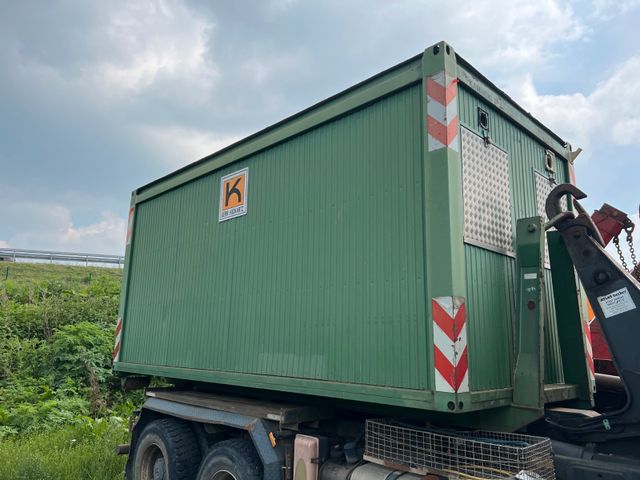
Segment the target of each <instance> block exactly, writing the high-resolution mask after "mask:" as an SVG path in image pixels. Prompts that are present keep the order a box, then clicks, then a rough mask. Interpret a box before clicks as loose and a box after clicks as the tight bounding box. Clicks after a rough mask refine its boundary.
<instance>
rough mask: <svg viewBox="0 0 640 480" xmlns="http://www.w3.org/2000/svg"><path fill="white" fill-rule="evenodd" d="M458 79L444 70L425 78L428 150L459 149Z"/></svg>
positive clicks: (457, 150)
mask: <svg viewBox="0 0 640 480" xmlns="http://www.w3.org/2000/svg"><path fill="white" fill-rule="evenodd" d="M457 96H458V79H457V78H455V77H454V76H452V75H449V74H448V73H446V72H445V71H444V70H443V71H441V72H439V73H436V74H435V75H433V76H431V77H428V78H427V140H428V141H427V143H428V148H429V151H430V152H432V151H434V150H439V149H441V148H445V147H449V148H451V149H452V150H455V151H456V152H459V151H460V146H459V145H460V141H459V138H458V124H459V119H458V99H457Z"/></svg>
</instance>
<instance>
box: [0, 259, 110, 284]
mask: <svg viewBox="0 0 640 480" xmlns="http://www.w3.org/2000/svg"><path fill="white" fill-rule="evenodd" d="M121 275H122V270H121V269H119V268H104V267H82V266H76V265H55V264H47V263H21V262H0V282H2V281H4V280H13V281H17V282H20V283H22V284H24V285H33V284H36V283H39V282H48V281H58V282H64V283H75V282H82V283H87V282H89V281H91V280H92V279H93V278H96V277H107V278H112V279H120V276H121Z"/></svg>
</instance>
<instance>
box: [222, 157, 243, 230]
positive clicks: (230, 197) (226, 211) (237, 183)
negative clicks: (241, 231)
mask: <svg viewBox="0 0 640 480" xmlns="http://www.w3.org/2000/svg"><path fill="white" fill-rule="evenodd" d="M248 186H249V169H248V168H243V169H242V170H238V171H237V172H233V173H230V174H229V175H225V176H224V177H222V178H221V179H220V213H219V215H218V221H219V222H224V221H225V220H231V219H232V218H236V217H240V216H241V215H246V213H247V191H248Z"/></svg>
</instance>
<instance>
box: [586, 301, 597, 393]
mask: <svg viewBox="0 0 640 480" xmlns="http://www.w3.org/2000/svg"><path fill="white" fill-rule="evenodd" d="M587 316H588V317H589V321H588V322H587V320H584V327H583V328H584V339H585V342H584V343H585V346H586V350H587V365H588V366H589V378H591V380H592V381H593V382H594V383H595V381H596V366H595V362H594V361H593V342H592V339H591V323H593V321H594V320H595V319H596V314H595V312H594V311H593V307H591V303H589V300H587Z"/></svg>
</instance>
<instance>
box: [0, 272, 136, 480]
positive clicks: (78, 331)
mask: <svg viewBox="0 0 640 480" xmlns="http://www.w3.org/2000/svg"><path fill="white" fill-rule="evenodd" d="M121 275H122V271H121V270H120V269H117V268H116V269H111V268H100V267H82V266H66V265H51V264H42V263H40V264H28V263H12V262H6V263H5V262H0V480H5V479H6V480H9V479H11V480H14V479H21V480H58V479H60V480H74V479H90V480H114V479H119V480H122V478H123V472H124V464H125V461H126V457H118V456H116V455H115V453H114V448H115V446H116V445H117V444H119V443H126V442H127V441H128V440H127V437H128V435H127V431H126V430H127V429H126V418H127V416H128V415H129V414H130V412H131V411H132V410H133V408H134V406H135V405H137V404H139V402H140V399H139V398H137V397H136V395H137V394H132V393H124V392H122V390H121V388H120V382H119V379H118V377H117V376H116V375H114V373H113V371H112V368H111V354H112V350H113V337H114V331H115V323H116V318H117V311H118V303H119V293H120V278H121Z"/></svg>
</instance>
